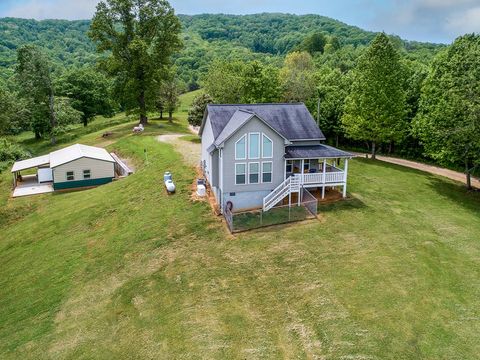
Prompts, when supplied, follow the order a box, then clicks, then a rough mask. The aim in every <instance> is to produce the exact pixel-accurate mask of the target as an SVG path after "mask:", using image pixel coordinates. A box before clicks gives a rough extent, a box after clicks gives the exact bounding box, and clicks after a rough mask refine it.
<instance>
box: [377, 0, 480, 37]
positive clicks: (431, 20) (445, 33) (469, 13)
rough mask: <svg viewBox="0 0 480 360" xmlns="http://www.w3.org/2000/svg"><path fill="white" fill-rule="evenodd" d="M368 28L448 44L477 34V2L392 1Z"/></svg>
mask: <svg viewBox="0 0 480 360" xmlns="http://www.w3.org/2000/svg"><path fill="white" fill-rule="evenodd" d="M371 26H372V27H373V28H374V29H377V30H385V31H387V32H390V33H396V34H399V35H401V36H403V37H405V38H407V39H412V40H420V41H437V42H449V41H452V40H453V39H454V38H456V37H457V36H459V35H463V34H465V33H467V32H474V31H480V7H479V0H394V2H393V7H392V8H390V9H388V8H387V9H386V10H385V11H383V12H379V13H377V15H376V16H375V17H374V19H373V21H372V23H371Z"/></svg>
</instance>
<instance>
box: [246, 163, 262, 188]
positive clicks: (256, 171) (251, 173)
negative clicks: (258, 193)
mask: <svg viewBox="0 0 480 360" xmlns="http://www.w3.org/2000/svg"><path fill="white" fill-rule="evenodd" d="M248 182H249V183H250V184H258V183H259V182H260V163H250V164H248Z"/></svg>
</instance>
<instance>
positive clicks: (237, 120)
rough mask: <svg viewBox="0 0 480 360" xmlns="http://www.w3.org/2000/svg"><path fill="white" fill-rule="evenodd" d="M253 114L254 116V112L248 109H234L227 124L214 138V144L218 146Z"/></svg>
mask: <svg viewBox="0 0 480 360" xmlns="http://www.w3.org/2000/svg"><path fill="white" fill-rule="evenodd" d="M253 116H255V114H254V113H252V112H250V111H245V110H241V109H240V110H237V111H235V112H234V113H233V115H232V118H231V119H230V121H229V122H228V123H227V125H225V127H224V128H223V130H222V132H221V133H220V134H219V135H218V137H217V138H216V139H215V142H214V144H215V146H219V145H220V144H222V143H223V142H224V141H225V140H227V139H228V138H229V137H230V136H231V135H232V134H234V133H235V131H237V130H238V129H239V128H240V127H242V125H243V124H245V123H246V122H247V121H248V120H250V119H251V118H252V117H253Z"/></svg>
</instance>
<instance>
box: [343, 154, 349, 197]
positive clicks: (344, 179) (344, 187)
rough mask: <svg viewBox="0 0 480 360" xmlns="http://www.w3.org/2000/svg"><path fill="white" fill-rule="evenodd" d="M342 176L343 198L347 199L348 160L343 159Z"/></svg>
mask: <svg viewBox="0 0 480 360" xmlns="http://www.w3.org/2000/svg"><path fill="white" fill-rule="evenodd" d="M343 171H344V174H343V181H344V184H343V197H344V198H346V197H347V174H348V159H345V168H344V170H343Z"/></svg>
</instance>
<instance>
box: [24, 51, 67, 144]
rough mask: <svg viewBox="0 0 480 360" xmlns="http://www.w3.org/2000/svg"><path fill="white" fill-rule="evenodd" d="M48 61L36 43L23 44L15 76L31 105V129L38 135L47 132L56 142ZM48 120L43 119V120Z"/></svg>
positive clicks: (50, 71)
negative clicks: (47, 121)
mask: <svg viewBox="0 0 480 360" xmlns="http://www.w3.org/2000/svg"><path fill="white" fill-rule="evenodd" d="M51 73H52V68H51V63H50V61H49V60H48V58H47V56H46V55H45V54H44V53H43V52H42V51H41V50H40V49H39V48H38V47H36V46H35V45H25V46H22V47H21V48H19V49H18V52H17V67H16V80H17V83H18V86H19V88H20V94H21V96H23V97H24V98H25V99H26V101H27V103H28V106H29V108H30V110H31V111H30V112H31V116H32V120H33V121H32V130H33V131H34V132H35V136H36V137H37V138H38V137H40V136H41V135H42V134H44V133H47V132H48V133H49V134H50V138H51V142H52V144H55V142H56V137H55V132H56V129H55V127H56V126H57V119H56V115H55V92H54V87H53V81H52V74H51ZM47 119H48V120H49V123H46V120H47Z"/></svg>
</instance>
